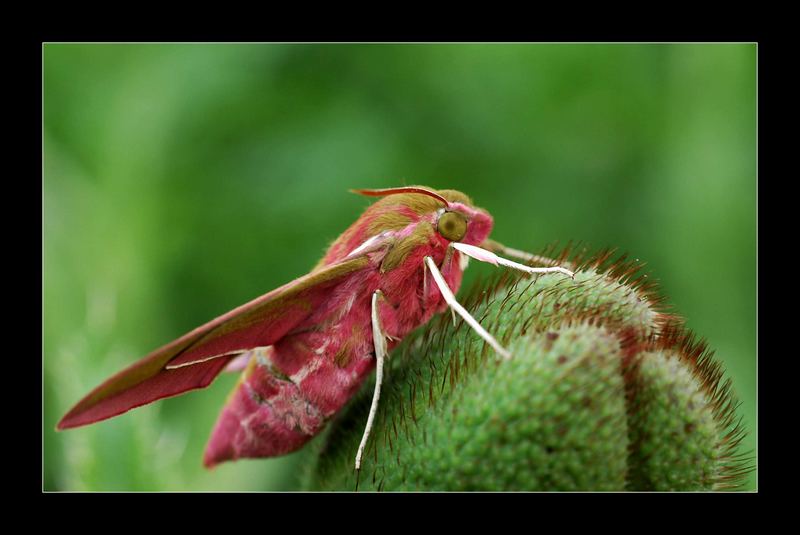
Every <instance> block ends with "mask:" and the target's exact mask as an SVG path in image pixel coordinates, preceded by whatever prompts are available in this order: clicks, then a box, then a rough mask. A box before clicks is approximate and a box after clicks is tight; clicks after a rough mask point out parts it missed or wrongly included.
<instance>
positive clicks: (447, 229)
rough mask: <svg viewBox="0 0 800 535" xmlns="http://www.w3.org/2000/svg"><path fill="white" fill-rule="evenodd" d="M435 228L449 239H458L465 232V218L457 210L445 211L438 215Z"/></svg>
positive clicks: (462, 236)
mask: <svg viewBox="0 0 800 535" xmlns="http://www.w3.org/2000/svg"><path fill="white" fill-rule="evenodd" d="M436 230H438V231H439V234H441V235H442V236H444V237H445V238H446V239H448V240H450V241H460V240H461V239H463V238H464V234H466V233H467V219H466V218H465V217H464V216H463V215H461V214H459V213H458V212H445V213H443V214H442V215H441V216H440V217H439V222H438V223H437V225H436Z"/></svg>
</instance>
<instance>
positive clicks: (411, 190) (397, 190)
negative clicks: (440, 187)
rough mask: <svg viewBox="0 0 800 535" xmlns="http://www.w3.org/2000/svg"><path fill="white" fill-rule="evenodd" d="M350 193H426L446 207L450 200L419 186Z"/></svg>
mask: <svg viewBox="0 0 800 535" xmlns="http://www.w3.org/2000/svg"><path fill="white" fill-rule="evenodd" d="M350 191H351V192H352V193H357V194H359V195H366V196H367V197H384V196H386V195H394V194H396V193H419V194H421V195H427V196H428V197H433V198H434V199H437V200H438V201H440V202H441V203H443V204H444V205H445V206H447V207H448V208H449V207H450V201H448V200H447V199H445V198H444V197H442V196H441V195H439V194H438V193H436V192H435V191H433V190H429V189H427V188H421V187H419V186H405V187H402V188H383V189H351V190H350Z"/></svg>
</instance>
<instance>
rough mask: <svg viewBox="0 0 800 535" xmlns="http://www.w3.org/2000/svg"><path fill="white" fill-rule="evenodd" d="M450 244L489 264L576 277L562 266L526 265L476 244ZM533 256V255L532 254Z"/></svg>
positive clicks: (529, 271) (530, 271)
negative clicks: (537, 266)
mask: <svg viewBox="0 0 800 535" xmlns="http://www.w3.org/2000/svg"><path fill="white" fill-rule="evenodd" d="M450 246H451V247H453V248H454V249H455V250H457V251H459V252H462V253H464V254H465V255H468V256H471V257H472V258H474V259H475V260H480V261H481V262H488V263H489V264H494V265H495V266H498V265H499V266H506V267H510V268H512V269H518V270H520V271H524V272H526V273H563V274H564V275H566V276H568V277H572V278H573V279H574V278H575V273H573V272H572V271H570V270H568V269H566V268H562V267H558V266H556V267H545V268H535V267H530V266H526V265H524V264H519V263H517V262H514V261H513V260H507V259H505V258H503V257H501V256H497V255H496V254H494V253H493V252H491V251H487V250H486V249H481V248H480V247H476V246H474V245H467V244H466V243H458V242H451V243H450ZM530 256H533V255H530Z"/></svg>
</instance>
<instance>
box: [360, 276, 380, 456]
mask: <svg viewBox="0 0 800 535" xmlns="http://www.w3.org/2000/svg"><path fill="white" fill-rule="evenodd" d="M379 297H383V294H382V293H381V291H380V290H375V292H374V293H373V294H372V342H373V345H374V346H375V358H376V359H377V361H378V364H377V370H376V371H375V391H374V392H373V394H372V405H371V406H370V408H369V416H368V417H367V426H366V427H365V428H364V435H363V436H362V437H361V444H359V446H358V452H357V453H356V470H361V455H362V454H363V453H364V448H365V447H366V445H367V440H368V439H369V432H370V431H371V430H372V423H373V421H374V420H375V413H376V412H378V400H380V399H381V383H382V382H383V363H384V360H385V359H386V353H387V352H388V351H387V346H386V338H387V335H386V333H384V332H383V329H382V328H381V319H380V316H379V315H378V298H379Z"/></svg>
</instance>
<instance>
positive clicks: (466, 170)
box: [43, 44, 757, 490]
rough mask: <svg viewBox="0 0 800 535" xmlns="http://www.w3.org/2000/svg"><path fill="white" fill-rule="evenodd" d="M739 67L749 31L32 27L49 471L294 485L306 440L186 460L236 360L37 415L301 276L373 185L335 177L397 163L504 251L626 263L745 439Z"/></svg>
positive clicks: (746, 323)
mask: <svg viewBox="0 0 800 535" xmlns="http://www.w3.org/2000/svg"><path fill="white" fill-rule="evenodd" d="M755 72H756V49H755V45H747V44H743V45H482V44H475V45H141V44H140V45H73V44H47V45H44V88H43V90H44V266H43V269H44V325H43V331H44V347H43V363H44V376H43V389H44V405H45V406H44V420H43V435H44V436H43V441H44V451H43V485H44V488H45V489H50V490H57V489H63V490H74V489H103V490H123V489H129V490H162V489H170V490H177V489H191V490H213V489H238V490H246V489H261V490H286V489H295V488H298V486H299V481H300V474H301V472H302V466H303V465H304V463H305V462H306V461H307V456H308V453H307V452H305V451H300V452H297V453H295V454H293V455H290V456H287V457H283V458H277V459H266V460H248V461H239V462H236V463H229V464H227V465H222V466H220V467H218V468H217V469H215V470H213V471H206V470H204V469H203V468H202V466H201V462H200V459H201V455H202V451H203V448H204V446H205V441H206V439H207V437H208V434H209V432H210V430H211V427H212V425H213V423H214V421H215V419H216V417H217V414H218V411H219V409H220V407H221V406H222V403H223V400H224V399H225V397H226V395H227V394H228V391H229V390H230V389H231V388H232V386H233V383H234V382H235V380H236V378H235V376H232V375H227V374H226V375H225V376H223V377H220V378H219V379H218V380H217V382H216V383H215V384H214V385H212V386H211V387H210V388H208V389H206V390H203V391H198V392H193V393H190V394H187V395H185V396H181V397H178V398H173V399H169V400H164V401H161V402H159V403H155V404H153V405H150V406H148V407H144V408H140V409H137V410H135V411H132V412H130V413H128V414H126V415H125V416H122V417H120V418H116V419H112V420H109V421H107V422H103V423H101V424H97V425H94V426H90V427H87V428H81V429H77V430H73V431H67V432H63V433H55V432H54V431H53V429H54V427H55V424H56V422H57V420H58V419H59V418H60V417H61V416H62V415H63V413H64V412H65V411H66V410H67V409H68V408H69V407H70V406H71V405H72V404H73V403H74V402H75V401H77V400H78V399H79V398H80V397H81V396H82V395H84V394H85V393H86V392H87V391H88V390H90V389H91V388H92V387H94V386H96V385H97V384H98V383H99V382H100V381H102V380H103V379H105V378H106V377H107V376H108V375H110V374H112V373H114V372H116V371H118V370H119V369H120V368H122V367H124V366H125V365H127V364H129V363H130V362H132V361H133V360H135V359H137V358H139V357H141V356H142V355H144V354H146V353H147V352H149V351H150V350H152V349H154V348H156V347H158V346H160V345H162V344H163V343H165V342H168V341H170V340H172V339H174V338H176V337H178V336H179V335H181V334H183V333H184V332H186V331H188V330H190V329H192V328H194V327H196V326H197V325H200V324H201V323H204V322H205V321H207V320H209V319H211V318H213V317H215V316H217V315H219V314H221V313H223V312H226V311H227V310H229V309H231V308H233V307H235V306H237V305H240V304H242V303H243V302H245V301H247V300H249V299H252V298H253V297H256V296H258V295H260V294H262V293H264V292H266V291H268V290H270V289H272V288H274V287H276V286H279V285H280V284H283V283H285V282H287V281H289V280H291V279H293V278H295V277H297V276H299V275H301V274H303V273H306V272H307V271H308V270H309V269H310V267H311V266H313V265H314V263H315V262H316V261H317V260H318V258H319V257H320V256H321V254H322V252H323V250H324V249H325V247H326V245H327V244H328V243H329V242H330V241H331V240H333V239H334V238H335V237H336V236H337V235H338V234H339V233H340V232H341V231H343V230H344V229H345V228H346V227H347V225H348V224H349V223H351V222H352V221H353V220H354V219H355V218H356V217H357V216H358V215H359V214H360V212H361V210H363V208H364V207H365V206H366V205H368V204H369V202H370V200H369V199H365V198H360V197H357V196H354V195H351V194H349V193H347V191H346V190H347V189H348V188H351V187H388V186H394V185H399V184H424V185H429V186H432V187H437V188H444V187H448V188H455V189H459V190H462V191H464V192H466V193H468V194H469V195H471V196H472V197H473V199H474V200H475V201H476V203H477V204H478V205H480V206H483V207H485V208H487V209H488V210H490V211H491V212H492V214H493V215H494V216H495V225H496V226H495V232H494V237H495V238H496V239H498V240H499V241H502V242H504V243H508V244H509V245H512V246H515V247H517V248H524V249H528V250H538V249H541V247H542V246H544V245H545V244H547V243H551V242H553V241H559V242H560V243H565V242H567V241H568V240H579V241H582V242H585V243H587V244H590V245H591V246H592V247H597V248H599V247H602V246H615V247H619V248H620V250H623V251H627V252H629V253H630V254H631V255H632V256H633V257H636V258H639V259H641V260H643V261H645V262H646V263H647V265H648V267H647V268H646V269H649V270H650V271H651V276H652V277H655V278H657V279H658V280H660V282H661V285H662V291H663V292H664V293H665V294H666V295H668V296H669V301H670V302H671V303H672V304H673V305H674V307H675V309H676V311H677V312H679V313H681V314H682V315H683V316H685V317H686V318H687V326H688V327H690V328H691V329H693V330H695V331H697V332H699V333H701V334H702V335H703V336H705V337H706V338H707V339H708V342H709V345H710V346H711V347H712V348H714V349H716V351H717V357H718V358H719V359H720V360H721V361H722V362H723V364H724V366H725V368H726V370H727V375H729V376H730V377H731V378H732V379H733V387H734V390H735V392H736V394H737V396H738V397H739V398H740V399H741V400H742V402H743V404H742V407H741V409H740V411H741V413H742V414H743V415H744V422H743V424H744V425H745V426H746V427H747V429H748V431H749V435H748V438H747V440H746V441H745V443H744V444H743V447H742V449H743V451H744V450H751V451H753V452H754V453H757V452H756V451H755V444H756V436H757V422H756V394H755V392H756V343H755V331H756V279H755V271H756V179H755V177H756V137H755V136H756V134H755V131H756V107H755V94H756V75H755ZM530 235H535V236H538V238H536V240H535V241H534V242H532V243H531V242H528V241H529V238H526V240H525V241H526V243H520V242H519V237H520V236H530ZM491 269H493V268H492V267H491V266H476V265H474V263H473V265H472V266H471V267H470V269H469V270H468V275H467V277H466V279H467V280H466V281H465V284H469V280H470V279H471V278H472V277H474V276H475V274H476V273H477V272H482V273H486V271H487V270H491ZM755 480H756V477H755V473H753V474H751V476H750V479H749V482H748V488H755Z"/></svg>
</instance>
